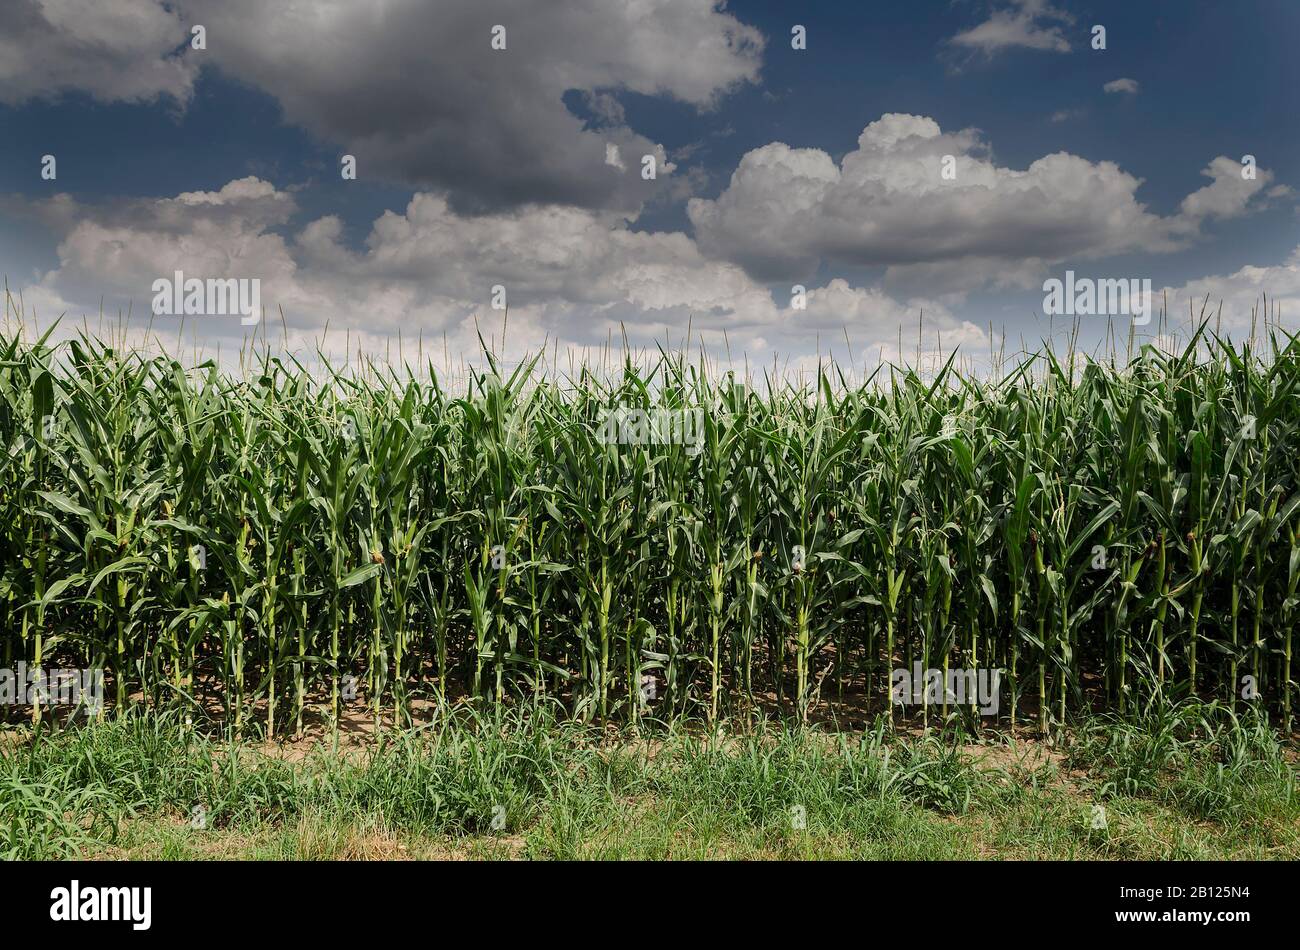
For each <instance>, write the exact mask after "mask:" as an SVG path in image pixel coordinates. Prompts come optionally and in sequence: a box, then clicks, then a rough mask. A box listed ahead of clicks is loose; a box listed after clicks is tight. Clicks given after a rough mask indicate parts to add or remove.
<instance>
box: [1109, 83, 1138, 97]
mask: <svg viewBox="0 0 1300 950" xmlns="http://www.w3.org/2000/svg"><path fill="white" fill-rule="evenodd" d="M1101 88H1102V90H1103V91H1104V92H1106V93H1108V94H1114V93H1124V94H1127V95H1130V96H1136V95H1137V91H1138V82H1137V80H1136V79H1112V80H1111V81H1110V82H1108V83H1106V84H1105V85H1104V86H1102V87H1101Z"/></svg>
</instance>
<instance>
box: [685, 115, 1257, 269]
mask: <svg viewBox="0 0 1300 950" xmlns="http://www.w3.org/2000/svg"><path fill="white" fill-rule="evenodd" d="M949 157H951V159H952V163H951V166H950V167H951V170H952V171H953V172H954V174H955V177H951V178H946V177H945V176H944V169H945V166H946V159H947V158H949ZM1232 169H1238V170H1239V166H1237V165H1236V163H1234V162H1232V161H1231V160H1229V159H1226V158H1218V159H1215V160H1214V162H1212V163H1211V165H1210V167H1209V168H1208V169H1207V170H1206V174H1207V175H1209V176H1210V177H1211V178H1213V179H1214V181H1213V182H1212V183H1211V184H1210V185H1208V186H1206V188H1203V189H1201V190H1200V191H1199V192H1197V193H1195V194H1194V195H1191V196H1189V197H1188V199H1187V200H1186V201H1185V202H1184V205H1183V208H1182V209H1181V212H1180V214H1178V215H1172V216H1160V215H1157V214H1153V213H1152V212H1150V211H1149V210H1147V208H1146V207H1145V206H1144V205H1143V204H1142V203H1141V202H1139V201H1138V200H1137V197H1136V195H1137V190H1138V188H1139V186H1140V185H1141V184H1142V182H1141V179H1138V178H1135V177H1134V176H1132V175H1130V174H1129V173H1127V172H1125V171H1123V170H1122V169H1121V168H1120V167H1119V166H1118V165H1116V164H1115V163H1113V162H1107V161H1101V162H1090V161H1088V160H1087V159H1084V158H1080V157H1078V156H1075V155H1071V154H1069V153H1066V152H1057V153H1054V154H1051V155H1046V156H1044V157H1042V158H1039V159H1037V160H1036V161H1034V162H1032V163H1031V164H1030V165H1029V166H1028V167H1027V168H1025V169H1024V170H1018V169H1012V168H1006V167H1002V166H999V165H997V164H996V163H994V161H993V160H992V159H991V158H990V157H989V148H988V146H987V145H986V144H985V143H984V142H983V140H982V139H981V137H980V135H979V133H978V132H976V131H975V130H969V129H968V130H963V131H960V132H949V133H945V132H943V131H942V130H941V129H940V127H939V125H938V123H937V122H935V121H934V120H933V119H930V118H926V117H923V116H914V115H899V114H887V115H884V116H882V117H881V118H880V119H878V120H876V121H875V122H872V123H871V124H870V125H868V126H867V127H866V129H864V130H863V132H862V135H861V136H860V137H859V139H858V147H857V149H856V150H854V151H852V152H849V153H848V154H847V155H846V156H845V157H844V159H843V160H842V161H841V162H840V163H839V164H838V165H837V164H836V163H835V161H834V160H833V159H832V158H831V157H830V155H828V154H827V153H826V152H823V151H821V150H820V149H800V148H792V147H790V146H789V145H786V144H784V143H780V142H774V143H771V144H769V145H765V146H763V147H761V148H758V149H755V150H753V151H751V152H748V153H747V154H746V155H745V156H743V157H742V159H741V160H740V164H739V166H738V167H737V168H736V170H735V172H734V173H733V174H732V176H731V180H730V182H729V184H728V185H727V187H726V188H725V189H724V190H723V192H722V193H721V194H720V195H719V196H718V197H717V198H716V199H712V200H707V199H701V198H695V199H692V200H691V201H690V202H688V205H687V213H688V215H689V217H690V220H691V222H692V224H693V225H694V227H695V231H696V239H697V240H698V241H699V244H700V248H701V249H702V250H703V251H704V252H705V253H706V254H708V255H710V256H712V257H717V258H720V259H723V260H728V261H734V262H736V263H738V264H740V265H741V266H743V267H744V268H745V269H746V270H747V271H748V272H749V273H750V274H751V275H753V276H754V277H755V278H756V279H760V280H773V281H775V280H791V279H801V278H806V277H809V276H811V275H812V274H813V273H815V272H816V271H817V269H818V268H819V267H820V266H823V265H848V266H855V267H881V266H883V267H886V268H888V271H887V283H888V285H889V286H891V288H897V287H905V286H912V285H923V286H928V287H929V288H930V292H931V293H945V292H951V291H953V290H955V289H960V288H964V289H967V290H969V289H973V288H974V287H976V286H980V285H988V284H990V283H1001V284H1003V285H1010V286H1027V285H1029V284H1031V283H1032V280H1033V277H1034V272H1035V270H1036V269H1038V268H1040V267H1042V266H1044V265H1048V264H1052V263H1055V262H1061V261H1066V260H1078V259H1099V258H1104V257H1108V256H1111V255H1116V254H1122V253H1126V252H1168V251H1172V250H1176V249H1178V248H1180V247H1184V246H1186V244H1187V243H1188V242H1189V241H1191V240H1193V239H1194V238H1196V237H1197V236H1198V234H1199V228H1200V225H1201V223H1202V222H1203V221H1204V220H1206V219H1208V218H1211V217H1230V216H1234V215H1237V214H1242V213H1245V212H1246V211H1247V210H1249V208H1250V207H1252V200H1253V199H1254V198H1255V196H1256V195H1258V194H1259V192H1260V190H1261V189H1262V188H1264V187H1265V185H1266V184H1267V182H1268V181H1269V180H1271V178H1272V175H1271V173H1269V172H1266V171H1264V170H1260V171H1259V173H1258V176H1257V179H1256V180H1254V181H1242V180H1241V178H1240V174H1239V173H1231V170H1232ZM1234 174H1235V177H1234ZM937 265H944V266H937ZM936 282H937V283H936Z"/></svg>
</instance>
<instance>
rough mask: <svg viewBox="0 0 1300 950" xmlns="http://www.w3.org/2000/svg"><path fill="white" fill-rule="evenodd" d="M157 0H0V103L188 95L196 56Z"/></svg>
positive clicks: (183, 99)
mask: <svg viewBox="0 0 1300 950" xmlns="http://www.w3.org/2000/svg"><path fill="white" fill-rule="evenodd" d="M189 39H190V32H189V29H188V27H187V26H186V25H185V24H184V23H183V22H182V20H181V17H180V16H179V14H178V13H177V12H176V11H175V10H174V9H172V6H171V4H166V3H163V2H162V0H5V2H4V3H0V102H2V103H5V104H6V105H17V104H19V103H22V102H25V101H27V100H29V99H34V98H39V99H52V98H55V97H57V96H59V95H60V94H63V93H67V92H84V93H86V94H88V95H90V96H91V97H93V98H94V99H96V100H97V101H99V102H118V101H124V102H149V101H153V100H156V99H158V98H159V97H162V96H169V97H171V98H172V99H174V100H176V101H177V102H178V103H180V104H182V105H183V104H185V103H187V102H188V101H189V99H190V96H191V94H192V92H193V88H194V78H195V76H196V75H197V73H198V64H199V56H200V55H201V54H195V53H193V51H189V50H188V49H187V48H186V44H187V43H188V41H189Z"/></svg>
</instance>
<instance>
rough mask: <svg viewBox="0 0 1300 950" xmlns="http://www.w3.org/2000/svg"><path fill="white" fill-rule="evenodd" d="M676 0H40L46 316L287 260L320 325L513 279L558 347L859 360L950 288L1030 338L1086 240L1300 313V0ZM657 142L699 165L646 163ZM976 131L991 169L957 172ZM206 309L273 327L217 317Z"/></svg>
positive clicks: (5, 254)
mask: <svg viewBox="0 0 1300 950" xmlns="http://www.w3.org/2000/svg"><path fill="white" fill-rule="evenodd" d="M649 8H650V9H651V14H650V15H649V16H638V15H634V12H633V11H634V9H640V8H638V7H635V6H634V5H629V4H622V3H619V2H616V0H572V2H571V0H556V2H554V3H551V4H544V5H539V4H535V3H528V2H525V0H435V2H427V0H425V2H416V0H383V2H381V0H372V2H366V0H354V2H349V3H343V2H342V0H322V2H319V3H314V4H313V3H308V4H302V5H300V6H299V7H298V8H296V12H293V13H291V12H290V11H287V10H286V9H285V7H284V5H271V4H262V3H256V2H254V0H225V2H220V3H218V2H216V0H178V2H175V3H166V4H164V3H161V2H158V0H104V2H103V3H101V4H98V5H96V7H94V8H92V9H93V12H89V13H88V12H86V11H84V10H83V9H82V7H81V5H79V4H75V3H71V2H60V0H45V2H38V0H13V2H11V3H8V4H6V5H5V8H4V12H0V127H2V128H3V129H4V132H5V134H4V138H5V141H6V145H5V147H4V148H3V149H0V270H2V271H3V272H4V274H5V275H6V276H7V277H8V280H9V285H10V287H11V289H16V290H22V291H23V294H24V299H25V301H27V302H28V303H29V304H30V305H31V306H34V307H37V308H38V310H39V312H40V313H41V315H42V316H43V317H49V316H53V315H56V312H64V311H66V312H68V313H70V314H73V315H74V316H80V314H81V313H83V312H91V313H95V312H98V310H99V307H100V301H101V299H102V300H103V301H104V307H105V309H107V310H108V311H109V312H110V313H112V312H115V311H116V310H118V309H121V308H123V307H125V306H127V305H128V304H129V305H130V306H131V307H132V308H133V312H134V313H135V314H137V315H143V316H142V317H141V318H140V319H139V320H138V322H139V323H140V324H141V325H144V324H146V323H147V322H148V320H147V310H148V306H149V299H150V285H151V283H152V281H153V280H154V279H156V278H157V277H159V276H169V275H170V274H171V273H172V272H173V270H174V269H175V268H184V269H185V270H186V272H187V274H192V275H195V276H203V277H218V278H225V277H256V278H258V279H260V280H261V281H262V287H263V289H262V297H263V303H264V304H266V305H267V306H268V308H272V307H274V306H276V305H280V306H283V307H284V309H285V312H286V318H287V322H288V325H289V328H290V330H291V332H290V334H289V336H290V338H291V342H295V343H299V344H303V343H305V342H306V341H308V340H311V339H313V338H314V337H313V334H316V333H318V332H319V330H320V328H322V327H323V326H324V325H325V324H326V323H327V322H328V323H329V324H330V326H331V327H333V328H334V329H340V328H342V327H345V326H346V327H350V328H351V329H354V330H356V331H357V332H358V333H359V334H360V335H361V338H362V340H363V341H364V342H365V343H366V344H367V345H371V346H374V347H378V346H379V345H380V344H381V343H382V342H383V341H384V340H386V339H387V338H389V337H391V336H392V335H394V334H395V333H397V332H398V331H400V332H401V333H403V334H404V335H405V336H406V337H408V338H409V337H412V336H414V335H416V334H419V333H424V334H426V335H428V336H430V337H436V336H439V335H444V334H445V335H447V336H448V337H449V338H450V339H451V341H452V346H453V347H459V348H462V349H466V350H472V349H473V346H474V345H475V343H474V335H473V328H474V321H475V318H476V317H477V318H479V319H480V320H482V321H484V322H486V323H490V324H493V325H495V324H496V323H497V320H498V316H499V315H497V314H494V313H493V312H492V311H491V309H490V304H489V298H490V288H492V287H493V286H496V285H498V284H500V285H502V286H504V287H506V288H507V290H508V292H509V295H510V303H511V326H512V333H513V334H514V335H515V339H516V340H517V341H518V342H519V345H521V346H524V347H529V346H531V347H536V346H539V345H541V344H542V343H543V342H545V341H551V342H555V341H559V342H560V343H561V344H562V345H564V346H573V347H582V346H587V345H593V344H598V343H599V342H600V341H603V340H604V339H605V338H606V337H607V336H608V335H609V334H610V333H611V332H616V331H614V330H613V328H615V327H619V326H620V324H621V325H622V326H624V327H627V328H629V329H630V335H631V337H632V338H633V340H634V341H636V342H639V343H642V344H646V343H648V342H649V341H651V340H653V339H663V338H664V336H665V335H667V336H668V337H670V338H677V337H680V336H681V334H682V333H684V332H685V328H686V325H687V322H688V321H690V324H691V327H692V330H693V331H694V332H696V333H698V334H700V335H701V336H702V338H703V339H705V340H706V341H707V342H709V343H710V344H712V345H716V344H717V343H718V342H719V341H720V340H721V339H722V334H723V333H724V332H725V333H726V335H727V341H728V342H729V343H731V344H732V345H733V346H734V347H736V348H738V349H743V350H745V351H747V352H750V353H752V354H753V355H754V356H755V357H756V358H758V357H762V356H770V355H771V354H776V355H778V356H785V357H792V358H795V359H798V358H801V357H804V358H806V357H808V356H809V355H810V354H811V353H812V352H813V351H814V350H815V349H816V348H817V346H818V340H819V339H821V340H832V341H842V340H843V337H844V330H847V331H848V334H849V336H850V339H851V341H852V344H851V345H852V346H853V347H854V349H855V351H856V352H854V353H853V354H851V355H852V356H853V357H854V358H855V359H856V358H859V357H862V358H865V357H866V356H867V355H868V351H870V352H874V353H884V354H885V355H887V356H891V357H898V358H905V357H906V354H905V353H900V354H893V353H890V352H889V348H888V346H887V345H886V344H888V343H890V342H891V341H893V340H895V339H896V338H897V335H898V332H899V328H900V327H907V328H908V329H907V334H906V335H908V336H909V337H914V336H915V325H916V320H917V316H916V315H917V313H918V312H920V311H921V310H922V309H924V310H925V312H926V314H927V323H929V322H930V321H933V326H934V328H935V329H936V330H937V331H938V332H939V333H940V335H941V337H946V338H947V340H948V341H949V342H950V343H952V344H953V345H958V344H960V345H962V346H964V347H967V348H971V349H977V348H979V349H983V350H987V348H988V344H989V342H990V341H989V340H988V338H987V335H988V328H989V325H990V324H993V327H994V329H993V334H994V337H995V341H996V337H998V336H1000V335H1001V333H1002V332H1003V331H1004V330H1005V332H1006V334H1007V336H1008V337H1009V338H1011V339H1015V338H1017V337H1019V336H1027V337H1029V338H1031V339H1032V338H1034V337H1037V336H1039V335H1041V334H1042V333H1044V332H1046V327H1047V318H1046V317H1045V316H1044V315H1043V314H1042V313H1041V310H1042V305H1043V292H1042V282H1043V281H1044V280H1045V279H1048V278H1051V277H1060V276H1061V275H1062V274H1063V273H1064V271H1065V270H1066V269H1073V270H1075V271H1077V272H1078V273H1080V274H1089V275H1093V276H1096V277H1098V278H1107V277H1115V278H1137V277H1141V278H1149V279H1150V280H1151V281H1152V282H1153V285H1154V287H1156V288H1157V289H1158V291H1159V290H1163V289H1165V288H1167V289H1168V290H1170V291H1171V292H1173V293H1174V296H1175V297H1177V296H1178V295H1179V294H1181V295H1182V298H1183V299H1184V300H1185V299H1187V298H1190V297H1199V296H1201V295H1203V294H1205V293H1208V294H1210V295H1211V296H1212V298H1214V299H1215V301H1216V302H1217V301H1218V300H1222V301H1223V306H1224V310H1225V316H1226V317H1227V319H1228V322H1229V325H1230V326H1235V327H1237V328H1241V327H1244V326H1245V325H1246V323H1247V321H1248V319H1249V312H1248V311H1249V306H1250V301H1251V300H1253V299H1255V298H1256V297H1257V295H1258V293H1259V292H1260V291H1268V292H1269V293H1270V294H1272V295H1274V296H1275V297H1277V298H1278V300H1279V301H1280V303H1281V305H1282V310H1283V318H1284V320H1288V319H1289V320H1294V311H1295V309H1296V308H1297V306H1300V257H1298V256H1297V254H1296V251H1297V245H1298V244H1300V235H1298V228H1297V225H1298V224H1300V217H1298V216H1297V211H1296V208H1297V202H1296V189H1300V180H1297V178H1300V175H1297V169H1300V123H1298V122H1297V121H1296V120H1295V106H1294V104H1293V102H1292V101H1290V97H1291V96H1292V95H1293V93H1294V90H1295V89H1296V88H1298V87H1300V66H1297V63H1296V58H1295V56H1294V50H1295V46H1296V41H1297V39H1298V38H1300V4H1296V3H1293V2H1288V0H1243V2H1240V3H1232V4H1225V3H1216V2H1209V0H1149V2H1141V3H1131V2H1091V3H1081V2H1075V0H993V2H975V0H955V2H948V0H917V2H897V3H893V2H889V3H886V2H879V3H861V2H819V3H816V4H799V5H792V4H789V3H781V2H758V0H732V2H730V3H727V4H726V5H725V6H721V5H719V4H716V3H714V2H711V0H657V2H656V3H654V4H650V5H649ZM804 8H808V9H804ZM792 9H798V13H797V14H792V13H791V10H792ZM796 23H798V24H801V25H803V26H804V27H805V28H806V31H807V48H806V49H803V50H794V49H792V48H791V42H790V37H791V28H792V26H793V25H794V24H796ZM194 24H203V25H204V26H205V28H206V31H207V36H206V39H207V44H206V45H207V48H206V49H202V50H198V49H193V48H191V47H190V45H189V43H188V38H189V37H190V35H191V27H192V26H193V25H194ZM496 24H503V25H505V26H506V29H507V35H508V43H507V48H506V49H505V50H493V49H491V48H490V45H489V38H490V37H489V33H490V29H491V27H492V26H494V25H496ZM1094 24H1100V25H1102V26H1104V27H1105V30H1106V49H1105V50H1094V49H1092V48H1091V45H1090V41H1091V38H1092V34H1091V31H1092V28H1093V26H1094ZM5 37H8V38H7V39H6V38H5ZM1118 80H1129V81H1130V82H1123V83H1120V85H1119V87H1115V86H1113V85H1112V88H1114V89H1115V90H1116V91H1106V86H1107V84H1114V83H1116V81H1118ZM869 128H871V129H874V130H875V131H874V132H872V133H870V134H869V135H867V136H866V137H865V140H864V141H865V143H866V144H864V145H862V146H861V147H860V145H859V136H862V135H864V129H869ZM611 145H612V146H613V147H615V148H616V149H617V150H618V151H617V157H616V158H614V159H613V161H612V162H611V156H610V153H609V152H607V151H606V149H607V148H608V147H610V146H611ZM781 146H784V147H785V148H784V149H783V148H781ZM344 153H350V154H355V155H356V156H357V158H358V169H359V174H358V177H357V179H356V180H355V181H345V180H342V178H341V177H340V175H339V171H338V169H339V158H340V156H341V155H342V154H344ZM650 153H654V154H656V156H657V158H658V162H659V165H660V167H661V168H662V169H663V170H664V173H663V174H661V175H659V176H658V178H657V179H656V181H655V182H653V183H646V182H643V181H641V180H640V176H639V175H637V174H636V172H637V169H638V167H639V157H640V155H642V154H650ZM1058 153H1063V158H1062V160H1060V161H1055V162H1044V161H1043V160H1044V159H1045V158H1046V157H1047V156H1054V155H1057V154H1058ZM47 154H52V155H54V156H55V157H56V160H57V178H56V179H55V180H53V181H47V180H43V179H42V178H41V175H40V171H41V160H42V156H44V155H47ZM1247 154H1250V155H1254V156H1255V158H1256V161H1257V164H1258V169H1259V173H1258V176H1257V178H1255V179H1253V180H1250V181H1247V180H1244V179H1242V178H1241V176H1240V175H1238V174H1236V173H1235V172H1236V166H1238V165H1239V163H1240V161H1241V158H1242V156H1244V155H1247ZM943 155H953V156H955V157H956V160H957V166H956V168H957V177H956V180H955V181H953V182H949V183H946V184H944V185H939V184H936V182H935V181H934V180H932V179H927V178H926V177H924V176H925V175H931V172H932V170H933V171H937V169H938V168H939V167H940V166H939V164H938V163H939V161H940V158H941V156H943ZM602 159H603V160H602ZM1216 159H1219V160H1220V162H1219V164H1218V165H1217V166H1215V168H1216V171H1215V172H1214V174H1213V175H1207V174H1206V172H1207V170H1209V169H1210V168H1211V166H1212V163H1214V162H1215V160H1216ZM1229 161H1230V163H1231V167H1230V165H1229ZM668 163H671V164H672V166H674V167H672V168H671V170H669V169H668V167H667V166H668ZM1035 163H1038V164H1037V165H1036V164H1035ZM620 166H621V167H620ZM851 169H852V170H851ZM917 169H925V171H924V173H920V172H917ZM733 175H735V176H736V177H735V179H733ZM918 176H919V177H918ZM949 186H951V187H949ZM1203 189H1208V190H1203ZM1197 194H1199V195H1200V197H1196V198H1189V196H1193V195H1197ZM182 195H189V196H190V197H189V198H182V197H180V196H182ZM196 195H201V196H202V197H195V196H196ZM1189 202H1190V203H1189ZM795 283H799V284H801V285H802V286H804V287H806V288H807V290H808V292H809V293H808V300H809V306H808V307H807V309H797V308H795V307H794V306H793V305H792V298H791V293H790V291H791V287H792V286H793V285H794V284H795ZM1179 306H1181V308H1182V309H1183V310H1185V308H1186V303H1185V302H1184V303H1182V304H1180V305H1179ZM1243 311H1244V312H1243ZM133 319H134V318H133ZM277 322H278V320H277ZM1104 324H1105V318H1104V317H1099V318H1096V319H1094V320H1092V321H1091V322H1089V323H1086V324H1085V325H1084V327H1083V334H1084V337H1085V339H1087V338H1093V339H1096V338H1099V337H1100V335H1101V332H1102V328H1103V327H1104ZM1058 325H1059V323H1058ZM841 327H842V328H843V329H840V328H841ZM1154 329H1155V328H1154V327H1153V326H1147V327H1144V328H1143V330H1142V332H1147V333H1149V332H1153V331H1154ZM191 332H195V333H196V334H197V336H198V337H199V338H200V339H201V340H203V341H207V340H209V339H232V340H233V339H237V338H238V336H239V334H240V333H241V332H244V331H243V329H242V328H241V327H240V326H239V325H238V321H237V320H234V321H232V320H231V319H230V318H228V317H221V316H216V315H214V316H210V317H209V316H205V317H204V318H203V320H202V321H200V322H198V323H197V324H195V325H193V326H192V327H191ZM836 345H838V343H837V344H836Z"/></svg>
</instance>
